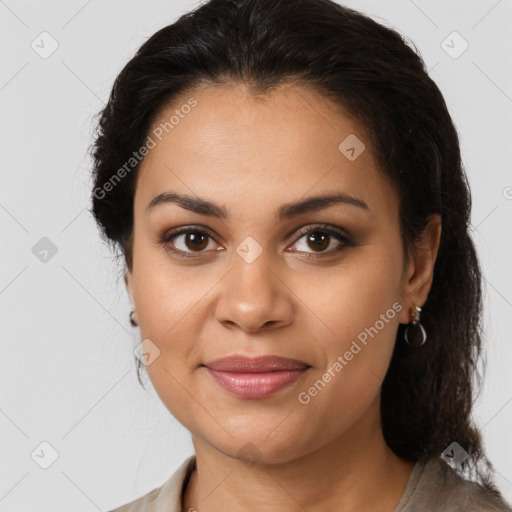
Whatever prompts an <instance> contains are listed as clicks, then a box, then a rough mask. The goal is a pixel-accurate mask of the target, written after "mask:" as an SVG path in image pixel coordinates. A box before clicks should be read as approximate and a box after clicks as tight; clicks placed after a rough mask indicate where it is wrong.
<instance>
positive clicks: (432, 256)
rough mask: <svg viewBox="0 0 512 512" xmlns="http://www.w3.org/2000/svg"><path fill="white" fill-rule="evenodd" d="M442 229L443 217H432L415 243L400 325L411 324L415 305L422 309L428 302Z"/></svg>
mask: <svg viewBox="0 0 512 512" xmlns="http://www.w3.org/2000/svg"><path fill="white" fill-rule="evenodd" d="M441 229H442V225H441V216H440V215H439V214H437V213H436V214H433V215H431V216H430V217H429V221H428V223H427V225H426V227H425V229H424V230H423V232H422V234H421V237H420V239H419V240H418V241H417V242H416V243H415V248H416V251H415V254H411V259H410V261H409V262H408V264H407V269H406V280H405V284H404V287H405V288H404V290H403V306H404V307H403V309H402V311H401V314H400V323H403V324H407V323H409V322H410V321H411V316H410V313H411V310H413V309H414V305H416V306H418V307H422V306H423V304H425V302H426V301H427V298H428V294H429V292H430V288H431V287H432V281H433V279H434V264H435V262H436V258H437V253H438V251H439V243H440V241H441Z"/></svg>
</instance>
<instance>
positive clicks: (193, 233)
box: [160, 227, 220, 258]
mask: <svg viewBox="0 0 512 512" xmlns="http://www.w3.org/2000/svg"><path fill="white" fill-rule="evenodd" d="M212 240H213V236H212V235H211V234H210V233H209V232H208V231H206V230H204V229H195V228H191V227H184V228H177V229H175V230H173V231H171V232H168V233H165V234H164V235H163V236H162V238H161V240H160V243H161V244H162V245H163V246H165V247H166V248H167V249H169V250H170V251H172V252H173V253H175V254H176V255H177V256H179V257H183V258H189V257H192V258H193V257H194V256H195V255H194V253H199V254H201V253H203V252H205V250H206V249H208V248H209V249H211V248H212V247H211V245H210V241H212ZM213 246H215V243H214V244H213ZM217 250H220V248H219V249H217Z"/></svg>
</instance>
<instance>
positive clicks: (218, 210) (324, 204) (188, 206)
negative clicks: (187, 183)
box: [146, 192, 370, 221]
mask: <svg viewBox="0 0 512 512" xmlns="http://www.w3.org/2000/svg"><path fill="white" fill-rule="evenodd" d="M166 203H175V204H177V205H179V206H181V207H182V208H184V209H185V210H189V211H191V212H194V213H197V214H199V215H207V216H209V217H216V218H219V219H224V220H226V219H228V217H229V214H228V212H227V210H226V208H224V207H223V206H218V205H216V204H214V203H212V202H210V201H207V200H206V199H202V198H200V197H192V196H187V195H183V194H177V193H175V192H164V193H162V194H159V195H157V196H155V197H154V198H153V199H152V200H151V201H150V202H149V203H148V205H147V206H146V213H149V211H151V210H152V209H154V208H156V207H157V206H159V205H162V204H166ZM335 204H347V205H350V206H355V207H358V208H360V209H361V210H363V211H366V212H368V213H369V212H370V208H369V206H368V205H367V204H366V203H365V202H364V201H363V200H362V199H357V198H356V197H352V196H350V195H348V194H346V193H335V194H329V195H319V196H313V197H308V198H306V199H304V200H300V201H296V202H293V203H287V204H284V205H282V206H281V207H280V208H279V210H278V211H277V218H278V219H279V221H283V220H288V219H292V218H294V217H298V216H299V215H303V214H305V213H309V212H315V211H318V210H323V209H324V208H328V207H329V206H332V205H335Z"/></svg>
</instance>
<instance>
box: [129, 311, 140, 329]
mask: <svg viewBox="0 0 512 512" xmlns="http://www.w3.org/2000/svg"><path fill="white" fill-rule="evenodd" d="M133 313H135V309H132V310H131V311H130V323H131V324H132V325H133V326H134V327H136V326H138V325H139V324H138V323H137V322H136V321H135V320H134V319H133Z"/></svg>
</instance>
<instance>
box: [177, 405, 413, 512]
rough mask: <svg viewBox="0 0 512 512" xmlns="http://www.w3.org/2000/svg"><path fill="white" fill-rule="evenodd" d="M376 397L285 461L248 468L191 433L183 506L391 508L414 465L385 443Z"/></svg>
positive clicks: (207, 511) (206, 510)
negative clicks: (332, 433) (191, 464)
mask: <svg viewBox="0 0 512 512" xmlns="http://www.w3.org/2000/svg"><path fill="white" fill-rule="evenodd" d="M379 405H380V404H379V403H378V401H377V402H376V403H375V404H373V405H372V407H370V409H369V410H368V411H367V412H366V413H365V415H363V417H362V418H361V419H360V420H359V421H358V422H356V424H354V425H353V426H352V427H351V428H350V430H349V431H347V432H344V433H343V435H341V436H339V437H338V438H336V439H334V441H332V442H330V443H327V444H325V445H324V446H322V448H320V449H319V450H316V451H313V452H311V453H307V454H306V455H303V456H301V457H298V458H295V459H292V460H290V461H287V462H282V463H279V464H270V463H269V464H266V463H261V462H258V463H257V464H255V465H248V464H246V463H245V462H244V461H241V460H238V459H236V458H233V457H230V456H228V455H225V454H224V453H221V452H220V451H218V450H217V449H215V448H213V447H212V446H211V444H208V443H206V442H204V441H203V440H201V439H198V438H195V437H193V443H194V448H195V452H196V467H197V469H196V470H195V471H194V472H193V473H192V475H191V476H190V479H189V482H188V485H187V488H186V490H185V493H184V499H183V509H184V510H187V511H188V510H197V511H199V512H220V511H225V510H230V511H232V512H242V511H243V512H248V511H256V510H257V511H266V512H274V511H276V512H277V511H279V512H288V511H290V512H291V511H294V512H296V511H297V510H299V509H300V508H302V509H303V510H308V512H323V511H332V510H343V511H344V512H356V511H361V510H365V511H368V512H372V511H379V512H392V511H393V510H394V508H395V507H396V505H397V504H398V502H399V501H400V498H401V496H402V494H403V492H404V490H405V488H406V486H407V482H408V480H409V477H410V475H411V471H412V469H413V464H412V463H410V462H407V461H404V460H403V459H401V458H399V457H397V456H396V455H395V454H394V453H393V452H392V450H391V449H390V448H389V447H388V446H387V444H386V442H385V440H384V438H383V435H382V429H381V425H380V409H379Z"/></svg>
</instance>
